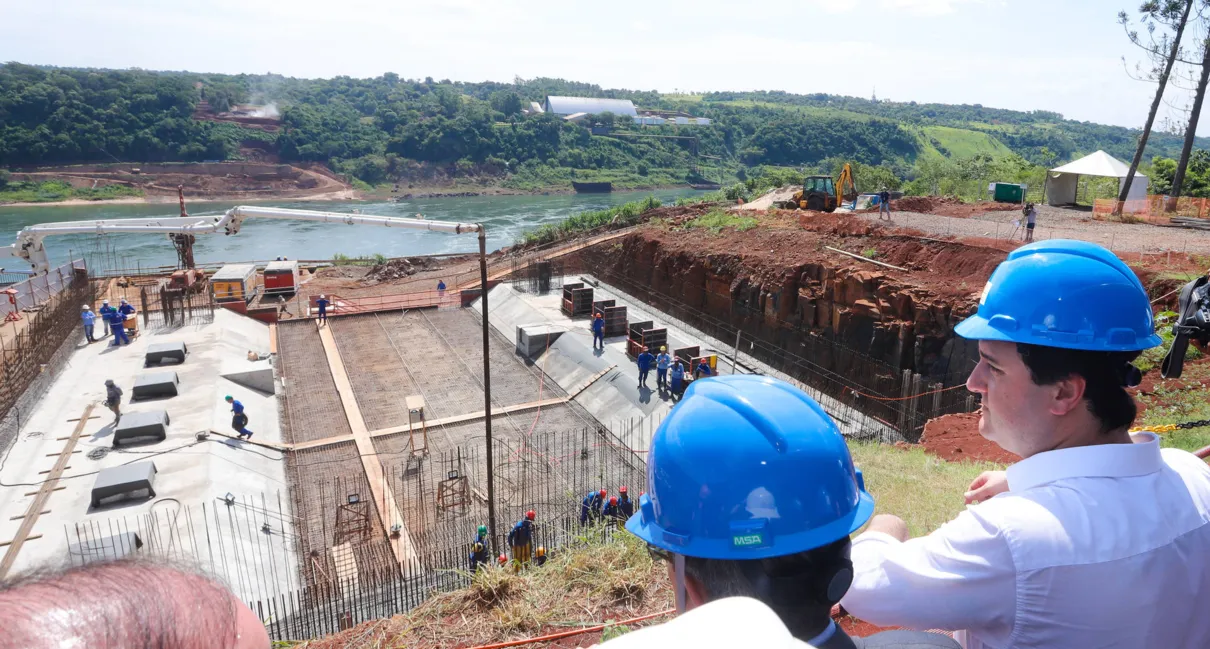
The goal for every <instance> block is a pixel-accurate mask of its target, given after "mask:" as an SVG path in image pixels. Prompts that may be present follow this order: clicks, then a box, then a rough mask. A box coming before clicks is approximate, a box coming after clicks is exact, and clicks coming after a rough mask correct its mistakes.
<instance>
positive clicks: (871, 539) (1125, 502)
mask: <svg viewBox="0 0 1210 649" xmlns="http://www.w3.org/2000/svg"><path fill="white" fill-rule="evenodd" d="M1133 439H1134V443H1133V444H1106V445H1100V446H1086V447H1080V448H1071V449H1061V450H1057V451H1049V452H1046V453H1039V454H1038V455H1034V456H1033V457H1030V458H1028V459H1025V460H1021V461H1020V462H1018V463H1016V464H1014V465H1013V466H1011V467H1009V468H1008V485H1009V491H1007V492H1005V493H1002V494H999V495H997V496H996V497H994V498H992V499H990V500H987V501H985V502H983V503H982V504H979V505H976V506H973V507H969V508H967V510H966V511H964V512H962V513H961V514H959V515H958V517H957V518H955V519H954V520H952V521H950V522H948V523H946V524H945V525H942V526H941V528H940V529H938V530H937V531H935V532H933V533H932V534H930V535H928V536H925V537H921V538H916V539H911V540H909V541H907V542H903V543H900V542H899V541H898V540H896V539H894V538H892V537H891V536H889V535H887V534H882V533H879V532H867V533H865V534H862V535H860V536H858V537H857V539H856V540H855V541H854V542H853V552H852V558H853V566H854V572H855V576H854V579H853V586H852V588H850V589H849V592H848V594H847V595H846V596H845V598H844V600H843V601H842V602H841V604H843V605H844V607H845V608H846V609H847V610H848V611H849V612H851V613H852V614H853V615H855V616H857V617H858V618H861V619H863V620H866V621H868V622H871V623H873V624H877V625H881V626H902V627H906V628H915V629H938V628H939V629H947V630H954V631H962V632H963V633H959V634H957V635H956V636H955V637H957V638H958V639H959V641H961V642H962V643H963V646H965V647H967V648H968V649H979V648H983V647H988V648H995V649H1007V648H1008V647H1056V648H1059V647H1064V648H1065V647H1072V648H1079V649H1085V648H1092V647H1121V648H1127V647H1131V648H1134V647H1163V648H1164V649H1180V648H1185V649H1194V648H1198V649H1203V648H1205V647H1210V615H1208V614H1207V611H1210V604H1207V600H1206V597H1210V467H1208V466H1207V465H1206V463H1205V462H1203V461H1202V460H1200V459H1198V458H1197V457H1196V456H1195V455H1193V454H1191V453H1186V452H1185V451H1180V450H1175V449H1164V450H1162V451H1161V450H1160V446H1159V440H1158V439H1157V438H1156V437H1155V435H1152V434H1150V433H1145V434H1141V435H1135V436H1134V437H1133Z"/></svg>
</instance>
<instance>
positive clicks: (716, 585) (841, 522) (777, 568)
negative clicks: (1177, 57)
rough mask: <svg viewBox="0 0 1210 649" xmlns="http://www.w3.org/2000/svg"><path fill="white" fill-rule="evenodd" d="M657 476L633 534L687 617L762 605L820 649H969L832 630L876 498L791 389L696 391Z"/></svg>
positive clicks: (737, 378) (922, 637)
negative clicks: (729, 603)
mask: <svg viewBox="0 0 1210 649" xmlns="http://www.w3.org/2000/svg"><path fill="white" fill-rule="evenodd" d="M647 475H648V478H649V484H648V489H649V491H648V492H647V493H646V494H645V495H643V496H640V497H639V511H638V512H636V513H635V515H634V516H632V517H631V518H630V520H628V521H627V522H626V529H627V530H629V531H630V532H631V533H633V534H634V535H635V536H637V537H639V538H640V539H642V540H643V541H646V543H647V547H648V550H649V552H650V553H651V554H652V556H653V557H654V558H657V559H660V560H663V561H667V562H668V564H669V566H670V571H669V575H670V577H672V582H673V592H674V594H675V596H674V598H675V602H676V609H677V611H678V612H680V613H683V612H685V611H687V610H690V609H693V608H697V607H698V606H701V605H702V604H705V603H707V602H711V601H714V600H719V599H723V598H727V597H735V596H740V597H751V598H754V599H758V600H760V601H761V602H763V603H764V604H766V605H767V606H768V607H769V608H771V609H773V611H774V612H776V613H777V615H778V617H780V618H781V620H782V622H783V623H785V625H786V627H787V628H788V629H789V630H790V632H791V634H793V635H794V637H795V638H796V639H798V640H800V641H802V642H805V643H807V644H808V645H810V646H812V647H817V648H819V649H854V648H858V647H866V646H878V647H916V648H920V649H923V648H925V647H949V648H950V649H957V647H958V646H959V645H958V644H957V643H956V642H954V640H953V639H952V638H948V637H946V636H943V635H937V634H927V633H917V632H911V631H891V632H887V633H891V634H895V635H892V636H884V635H881V634H880V635H879V636H878V641H877V642H870V643H869V644H868V645H867V644H866V643H865V642H864V641H862V640H861V639H858V638H850V637H849V636H848V635H846V634H845V632H844V631H843V630H842V629H840V628H839V627H838V626H837V625H836V623H835V622H834V621H833V620H832V617H831V611H832V607H833V606H834V605H835V604H836V603H837V602H839V601H840V599H841V597H842V596H843V595H844V594H845V592H846V591H847V590H848V589H849V585H850V583H851V582H852V580H853V564H852V563H851V562H850V561H849V535H850V534H852V533H854V532H856V531H857V530H858V529H860V528H861V527H862V526H863V525H864V524H865V523H866V521H867V520H869V519H870V516H871V515H872V514H873V513H874V499H873V498H872V497H871V496H870V494H869V493H867V492H866V489H865V483H864V481H863V479H862V475H861V471H860V470H858V469H856V467H854V466H853V460H852V457H851V456H850V455H849V449H848V447H847V446H846V445H845V441H844V438H843V437H842V436H841V434H840V430H839V429H838V428H837V426H836V424H835V423H834V422H833V421H832V419H831V418H830V417H829V416H828V414H827V413H826V412H824V410H823V408H821V407H820V406H819V404H818V403H816V402H815V401H814V400H812V399H811V398H810V397H809V396H807V395H806V394H805V393H804V392H802V391H801V390H799V389H798V388H795V387H794V386H792V385H790V384H789V383H786V382H784V381H780V380H778V379H774V378H771V377H765V376H755V375H747V374H744V375H729V376H723V377H719V378H717V379H715V380H713V381H695V382H693V383H692V384H690V385H689V388H688V389H687V390H686V391H685V395H684V399H683V402H682V403H681V404H680V405H678V406H677V407H676V408H674V409H673V410H672V412H670V413H669V414H668V417H667V418H665V419H664V422H663V424H661V425H660V427H659V429H658V430H656V433H655V435H654V436H652V440H651V446H650V449H649V450H648V464H647Z"/></svg>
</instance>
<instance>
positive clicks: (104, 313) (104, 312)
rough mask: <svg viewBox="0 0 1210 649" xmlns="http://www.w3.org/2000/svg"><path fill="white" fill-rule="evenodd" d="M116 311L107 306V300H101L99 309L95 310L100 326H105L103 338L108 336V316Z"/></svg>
mask: <svg viewBox="0 0 1210 649" xmlns="http://www.w3.org/2000/svg"><path fill="white" fill-rule="evenodd" d="M114 311H117V309H115V308H113V307H112V306H109V300H101V308H99V309H97V315H99V316H101V324H103V325H105V336H109V314H111V313H113V312H114Z"/></svg>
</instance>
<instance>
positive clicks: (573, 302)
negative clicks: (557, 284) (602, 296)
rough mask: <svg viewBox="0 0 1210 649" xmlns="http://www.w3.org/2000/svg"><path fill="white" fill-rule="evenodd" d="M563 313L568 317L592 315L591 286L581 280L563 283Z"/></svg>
mask: <svg viewBox="0 0 1210 649" xmlns="http://www.w3.org/2000/svg"><path fill="white" fill-rule="evenodd" d="M563 315H565V316H568V317H570V318H577V317H582V316H590V315H592V288H591V287H585V286H584V284H583V283H581V282H576V283H574V284H564V285H563Z"/></svg>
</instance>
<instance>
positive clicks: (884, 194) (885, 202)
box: [878, 185, 891, 221]
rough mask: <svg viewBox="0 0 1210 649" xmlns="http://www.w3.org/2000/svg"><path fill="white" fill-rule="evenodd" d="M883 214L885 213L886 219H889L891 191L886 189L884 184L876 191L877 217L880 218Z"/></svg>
mask: <svg viewBox="0 0 1210 649" xmlns="http://www.w3.org/2000/svg"><path fill="white" fill-rule="evenodd" d="M883 214H886V218H887V220H888V221H889V220H891V192H889V191H887V188H886V186H885V185H883V187H882V191H880V192H878V218H879V219H881V218H882V215H883Z"/></svg>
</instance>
